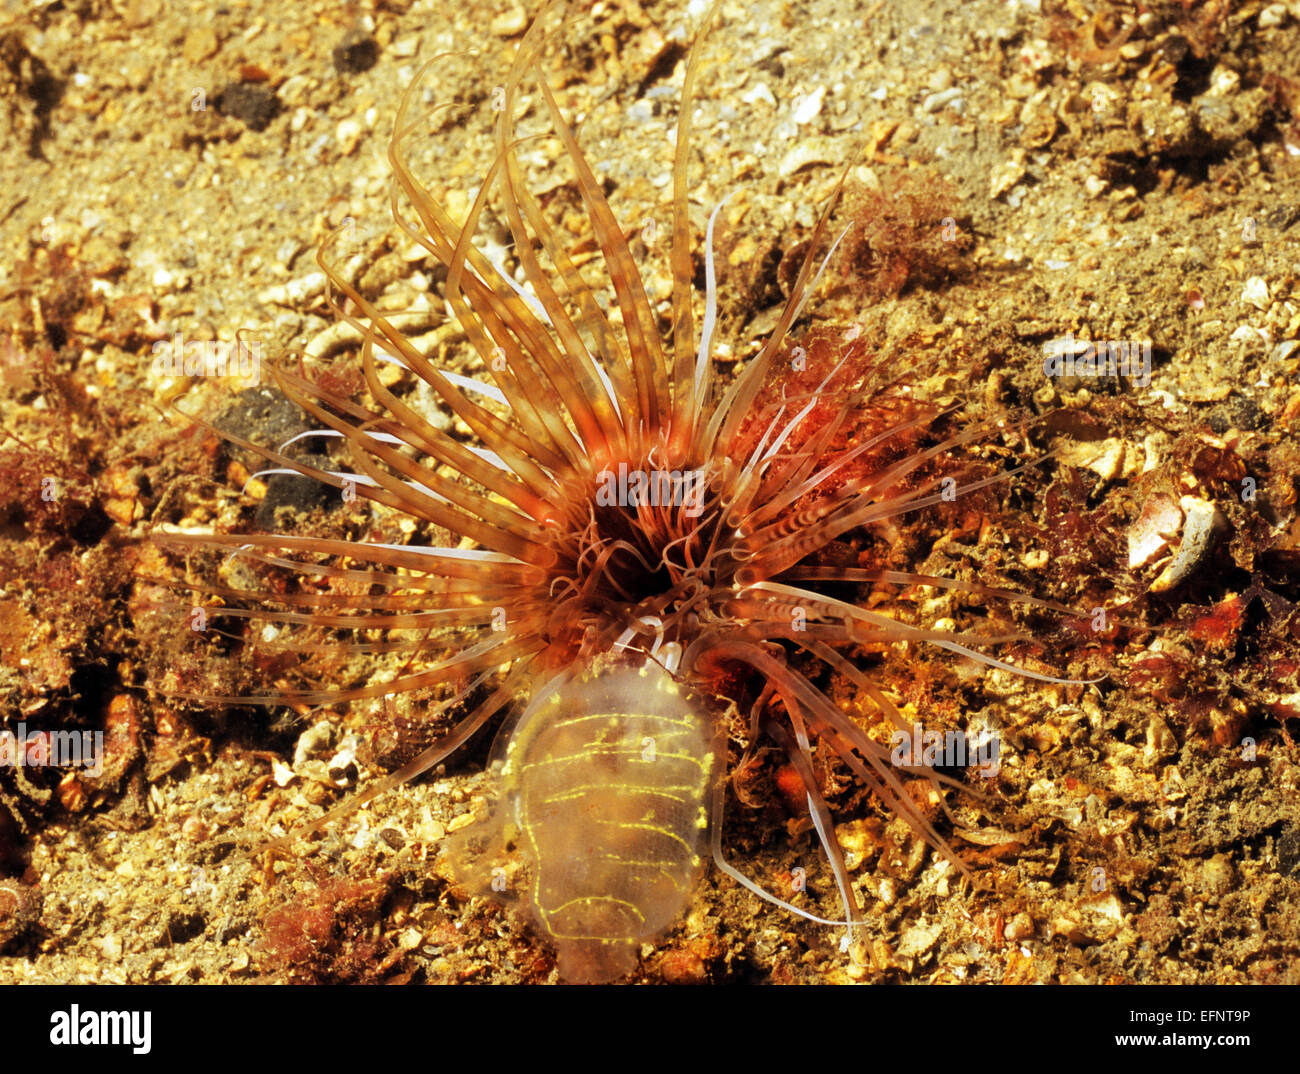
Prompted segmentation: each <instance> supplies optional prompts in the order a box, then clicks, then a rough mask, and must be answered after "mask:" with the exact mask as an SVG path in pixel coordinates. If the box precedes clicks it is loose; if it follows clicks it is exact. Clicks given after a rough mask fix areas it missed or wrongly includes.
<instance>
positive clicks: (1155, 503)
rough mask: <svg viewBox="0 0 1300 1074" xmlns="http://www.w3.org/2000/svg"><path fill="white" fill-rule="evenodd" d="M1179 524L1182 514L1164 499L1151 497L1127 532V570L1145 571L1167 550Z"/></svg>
mask: <svg viewBox="0 0 1300 1074" xmlns="http://www.w3.org/2000/svg"><path fill="white" fill-rule="evenodd" d="M1182 524H1183V512H1182V511H1181V510H1180V509H1179V507H1178V505H1177V504H1176V503H1174V501H1173V500H1172V499H1171V498H1170V497H1168V496H1153V497H1152V498H1151V499H1149V500H1148V501H1147V503H1146V506H1145V507H1143V508H1142V514H1140V515H1139V516H1138V519H1137V521H1136V522H1134V523H1133V525H1132V526H1130V527H1129V531H1128V566H1129V570H1134V569H1136V568H1138V567H1145V566H1146V565H1147V564H1148V563H1151V562H1152V561H1153V560H1155V558H1156V557H1157V556H1158V555H1160V554H1162V553H1163V552H1164V551H1165V549H1166V548H1168V547H1169V542H1170V541H1172V540H1173V538H1174V537H1175V535H1176V534H1177V533H1178V529H1179V527H1180V526H1181V525H1182Z"/></svg>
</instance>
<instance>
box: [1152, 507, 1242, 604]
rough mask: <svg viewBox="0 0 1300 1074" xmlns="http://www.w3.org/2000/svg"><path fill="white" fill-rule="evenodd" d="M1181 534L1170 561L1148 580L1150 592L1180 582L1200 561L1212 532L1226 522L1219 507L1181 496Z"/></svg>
mask: <svg viewBox="0 0 1300 1074" xmlns="http://www.w3.org/2000/svg"><path fill="white" fill-rule="evenodd" d="M1181 504H1182V508H1183V513H1184V515H1185V516H1186V517H1185V519H1184V521H1183V537H1182V540H1181V541H1180V542H1179V545H1178V554H1177V555H1175V556H1174V561H1173V562H1172V563H1171V564H1169V566H1168V567H1166V568H1165V569H1164V571H1162V572H1161V574H1160V577H1159V578H1157V579H1156V580H1155V581H1154V582H1152V583H1151V592H1152V593H1164V592H1166V591H1168V590H1170V589H1173V588H1174V586H1176V585H1178V584H1179V583H1180V582H1182V581H1183V579H1185V578H1186V577H1187V576H1188V575H1189V574H1191V573H1192V571H1193V570H1195V569H1196V567H1197V566H1198V565H1199V564H1200V562H1201V560H1203V559H1204V558H1205V556H1206V554H1207V553H1208V552H1209V550H1210V546H1211V545H1212V544H1213V543H1214V534H1215V532H1216V531H1217V530H1219V529H1221V528H1223V527H1224V526H1226V525H1227V519H1225V518H1224V517H1223V515H1222V514H1221V513H1220V511H1219V509H1218V508H1217V507H1215V506H1214V504H1212V503H1210V502H1209V501H1208V500H1198V499H1197V498H1196V497H1194V496H1184V497H1183V498H1182V500H1181Z"/></svg>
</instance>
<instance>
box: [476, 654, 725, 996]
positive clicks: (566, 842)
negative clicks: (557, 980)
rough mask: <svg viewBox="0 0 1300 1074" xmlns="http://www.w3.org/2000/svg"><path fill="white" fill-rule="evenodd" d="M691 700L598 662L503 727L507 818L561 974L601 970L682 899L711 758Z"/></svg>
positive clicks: (627, 965)
mask: <svg viewBox="0 0 1300 1074" xmlns="http://www.w3.org/2000/svg"><path fill="white" fill-rule="evenodd" d="M715 739H716V736H715V735H714V733H713V729H712V726H711V721H710V720H709V717H708V714H707V712H706V710H705V708H704V706H703V704H702V702H701V701H700V699H699V698H698V697H697V696H695V695H692V694H691V693H690V692H688V691H687V690H685V689H684V688H683V687H681V686H680V685H679V684H678V683H676V682H675V681H674V680H673V678H672V677H671V676H670V675H669V674H668V673H667V672H666V671H665V670H664V669H663V668H661V667H660V666H659V665H658V664H656V663H653V662H647V663H644V664H637V663H631V662H626V661H618V660H607V661H604V662H602V663H600V664H597V665H594V666H593V667H591V668H588V669H587V670H585V671H583V672H581V673H577V674H574V675H571V676H567V677H564V678H562V679H560V680H557V681H556V682H553V683H551V684H550V685H548V686H547V687H546V688H545V689H544V690H543V692H542V693H541V694H539V695H537V696H536V697H534V698H533V700H532V702H531V703H530V704H529V706H528V708H527V709H526V710H525V712H524V714H523V716H522V717H521V719H520V722H519V724H518V726H517V727H516V729H515V731H514V733H513V735H511V737H510V741H509V744H508V746H507V747H506V754H505V766H504V769H503V771H502V780H503V783H502V791H503V795H504V804H505V807H506V815H507V817H508V818H509V819H510V820H511V821H513V825H514V827H515V835H516V839H517V845H518V847H519V849H520V851H521V852H522V854H523V856H524V859H525V867H526V869H527V872H528V876H529V885H530V902H531V911H532V915H533V918H534V920H535V922H536V924H537V926H538V927H539V928H540V929H541V931H542V933H543V934H544V935H545V936H546V938H547V939H549V940H550V941H551V942H552V943H553V944H554V945H555V948H556V952H557V955H558V961H559V971H560V976H561V977H563V978H564V979H565V980H570V981H588V982H590V981H608V980H613V979H615V978H618V977H622V976H625V975H626V974H627V973H629V972H630V971H631V970H632V969H633V968H634V967H635V965H636V958H637V946H638V944H640V943H641V942H643V941H646V940H649V939H652V938H653V937H655V936H656V935H657V934H659V933H661V932H662V931H664V930H665V929H667V928H668V927H669V926H671V925H672V924H673V922H674V921H675V920H676V919H677V918H678V917H679V916H680V915H681V913H682V912H683V910H684V909H685V907H686V905H687V904H688V903H689V901H690V898H691V895H692V892H693V891H694V888H695V884H696V881H697V880H698V879H699V876H700V873H701V871H702V870H703V867H704V858H705V854H706V847H707V838H708V803H709V800H710V792H711V790H712V784H713V780H714V778H715V777H716V774H717V769H718V767H719V765H718V762H717V756H716V754H717V749H716V744H715Z"/></svg>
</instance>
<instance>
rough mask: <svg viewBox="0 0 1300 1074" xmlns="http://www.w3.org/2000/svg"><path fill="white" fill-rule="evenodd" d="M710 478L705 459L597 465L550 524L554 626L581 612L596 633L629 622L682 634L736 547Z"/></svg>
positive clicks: (730, 568) (663, 634)
mask: <svg viewBox="0 0 1300 1074" xmlns="http://www.w3.org/2000/svg"><path fill="white" fill-rule="evenodd" d="M652 454H653V453H652ZM712 478H713V475H712V473H711V470H710V468H709V467H698V468H691V467H680V468H678V469H673V470H668V469H663V468H661V467H660V468H656V467H654V466H651V465H650V464H649V461H648V460H647V461H646V463H645V464H644V465H642V466H630V465H628V464H627V463H621V464H618V465H615V466H611V467H610V468H607V469H606V470H604V471H601V472H599V473H597V474H596V475H595V478H594V484H592V483H591V482H588V485H589V486H590V493H589V494H584V495H582V496H580V497H576V498H575V501H574V502H572V503H570V504H569V505H568V508H567V510H566V512H565V513H566V515H567V517H568V518H569V519H571V520H572V521H571V522H570V524H569V525H567V526H566V527H564V528H563V529H562V530H560V531H558V532H557V533H556V539H555V543H554V545H553V548H554V550H555V562H554V564H553V566H552V568H551V570H550V572H549V575H550V577H549V581H548V589H549V593H550V595H551V596H552V597H553V598H558V604H557V607H556V613H555V614H554V615H553V616H552V621H553V622H554V623H558V624H559V625H560V629H559V630H558V631H557V633H563V632H564V624H565V623H566V622H568V621H574V622H578V621H580V622H581V623H582V624H583V625H584V627H594V628H595V629H596V632H597V634H598V635H599V636H601V637H602V638H605V639H608V638H610V637H613V636H616V635H618V634H620V633H624V632H626V631H628V630H632V631H634V632H636V633H642V632H645V633H650V634H653V635H654V636H655V637H656V640H657V641H664V640H667V641H677V640H680V639H681V638H683V637H684V636H685V635H686V634H688V633H689V628H690V626H691V624H693V623H694V622H696V621H697V620H698V617H699V616H700V615H701V614H702V613H704V612H705V610H706V608H707V607H708V605H709V604H710V602H711V600H716V596H717V593H718V590H719V588H720V587H724V586H726V585H728V584H729V582H730V579H731V576H732V574H733V573H734V566H735V563H736V562H737V556H738V544H737V540H736V535H735V533H734V531H732V530H729V529H728V528H727V527H726V526H725V524H724V515H725V512H724V510H723V509H722V507H721V504H720V502H719V496H718V493H717V491H716V489H713V488H711V487H710V485H711V483H712ZM576 487H577V488H580V489H581V488H584V486H583V485H581V484H578V485H577V486H576ZM641 627H644V628H645V630H644V631H643V630H641V629H640V628H641Z"/></svg>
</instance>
